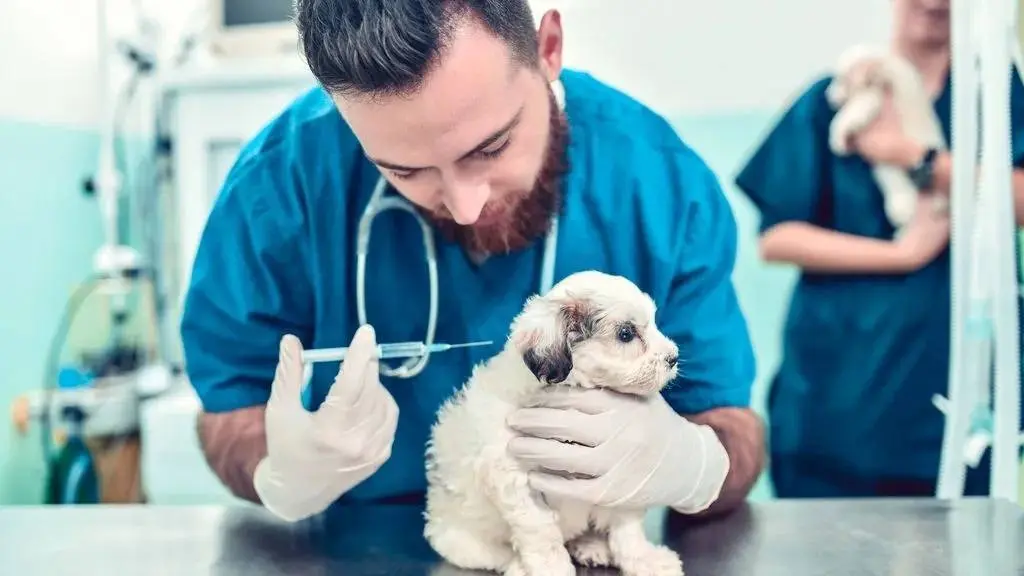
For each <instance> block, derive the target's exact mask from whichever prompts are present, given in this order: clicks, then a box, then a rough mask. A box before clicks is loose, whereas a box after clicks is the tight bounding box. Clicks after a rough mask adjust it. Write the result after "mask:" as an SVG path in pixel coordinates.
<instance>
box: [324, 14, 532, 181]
mask: <svg viewBox="0 0 1024 576" xmlns="http://www.w3.org/2000/svg"><path fill="white" fill-rule="evenodd" d="M528 76H529V72H528V70H527V69H526V68H524V67H523V66H522V65H520V64H519V63H517V62H516V61H515V60H514V58H513V57H512V54H511V51H510V50H509V48H508V46H507V45H506V44H505V43H504V42H502V41H501V40H500V39H498V38H496V37H495V36H493V35H491V34H490V33H488V32H487V31H486V30H484V29H482V28H481V27H479V26H476V25H470V24H467V25H463V26H460V27H459V28H458V29H457V30H456V31H455V32H454V33H453V35H452V39H451V43H450V45H449V46H448V48H447V49H446V50H445V52H444V53H442V55H441V57H440V59H439V62H438V64H437V65H436V66H434V67H433V68H432V69H431V71H430V72H429V73H428V74H427V76H426V78H425V79H424V82H423V83H422V85H421V86H420V87H419V89H418V90H416V91H415V92H414V93H411V94H407V95H396V96H380V97H373V98H361V97H359V96H356V97H352V98H345V97H340V96H339V97H335V102H336V103H337V105H338V109H339V110H340V111H341V113H342V115H343V116H344V117H345V119H346V121H347V122H348V123H349V124H350V126H351V127H352V129H353V130H354V131H355V133H356V135H357V136H358V137H359V138H360V140H361V141H362V143H363V146H364V148H366V149H367V151H368V152H369V153H370V154H371V155H379V156H381V157H385V158H388V159H391V160H394V161H402V162H404V163H408V164H412V162H413V161H414V160H413V159H410V158H403V157H402V156H403V155H404V153H403V152H401V151H399V150H395V147H396V146H401V145H402V143H406V144H409V145H411V146H410V147H412V148H416V147H418V145H417V144H418V143H422V142H423V141H432V142H433V143H434V145H435V147H437V148H446V147H448V146H453V147H459V146H466V145H468V146H470V147H472V146H474V145H476V143H477V142H474V140H479V139H483V138H486V137H487V136H488V135H489V134H491V133H493V132H494V131H495V130H498V129H500V128H501V126H502V125H504V124H507V123H508V122H509V121H510V120H511V119H512V118H513V117H514V116H515V114H516V113H517V112H518V111H519V110H520V109H521V108H522V106H523V102H524V100H525V97H526V93H527V87H528V86H529V83H528ZM381 147H383V148H387V150H384V149H378V148H381Z"/></svg>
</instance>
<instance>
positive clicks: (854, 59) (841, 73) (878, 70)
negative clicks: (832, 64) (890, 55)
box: [825, 46, 890, 108]
mask: <svg viewBox="0 0 1024 576" xmlns="http://www.w3.org/2000/svg"><path fill="white" fill-rule="evenodd" d="M885 64H886V55H885V54H884V53H883V52H880V51H878V50H876V49H873V48H868V47H861V46H858V47H854V48H852V49H850V50H849V51H847V52H846V53H845V54H843V56H842V58H840V60H839V66H838V68H837V70H836V74H835V76H834V77H833V79H832V82H831V83H830V84H829V85H828V88H827V89H826V90H825V97H826V98H827V99H828V102H829V104H830V105H832V107H833V108H839V107H840V106H842V105H843V104H845V103H846V101H847V100H849V99H850V98H851V97H852V96H853V95H854V94H859V93H862V92H864V91H865V90H888V89H889V86H890V83H889V75H888V74H887V73H886V72H887V71H886V68H885Z"/></svg>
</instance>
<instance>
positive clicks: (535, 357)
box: [512, 295, 593, 384]
mask: <svg viewBox="0 0 1024 576" xmlns="http://www.w3.org/2000/svg"><path fill="white" fill-rule="evenodd" d="M592 332H593V309H592V307H591V306H590V305H589V304H588V303H587V302H585V301H583V300H581V299H579V298H576V297H574V296H572V295H566V296H564V297H561V298H542V297H535V298H532V299H531V300H530V301H529V302H527V304H526V307H525V308H524V309H523V312H522V314H520V315H519V317H518V318H517V319H516V321H515V323H514V325H513V336H512V337H513V339H514V342H515V344H516V347H517V348H518V349H519V352H520V353H521V354H522V355H523V362H524V363H526V366H527V367H528V368H529V369H530V371H531V372H532V373H533V375H534V376H535V377H536V378H537V380H539V381H541V382H543V383H545V384H557V383H559V382H562V381H564V380H565V379H566V378H568V377H569V373H570V372H572V368H573V364H572V346H573V345H575V344H577V343H579V342H581V341H583V340H585V339H586V338H588V337H589V335H590V334H591V333H592Z"/></svg>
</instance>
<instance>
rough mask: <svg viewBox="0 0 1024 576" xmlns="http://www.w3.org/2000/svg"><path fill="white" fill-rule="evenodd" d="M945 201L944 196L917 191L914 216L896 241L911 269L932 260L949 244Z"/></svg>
mask: <svg viewBox="0 0 1024 576" xmlns="http://www.w3.org/2000/svg"><path fill="white" fill-rule="evenodd" d="M942 203H944V199H943V198H941V197H937V196H934V195H927V194H918V196H917V207H916V208H915V209H914V216H913V218H911V220H910V222H908V223H907V225H906V226H905V227H904V228H903V229H902V230H901V231H900V236H899V237H898V238H897V239H896V240H895V241H894V242H895V245H896V249H897V250H898V251H899V253H900V258H901V259H902V260H903V261H904V263H905V266H906V268H907V270H908V271H910V272H914V271H917V270H920V269H921V268H922V267H924V266H925V265H927V264H929V263H931V262H932V260H935V258H936V257H937V256H938V255H939V254H941V253H942V251H943V250H945V249H946V247H947V246H948V245H949V228H950V222H949V212H948V211H947V210H943V209H941V204H942Z"/></svg>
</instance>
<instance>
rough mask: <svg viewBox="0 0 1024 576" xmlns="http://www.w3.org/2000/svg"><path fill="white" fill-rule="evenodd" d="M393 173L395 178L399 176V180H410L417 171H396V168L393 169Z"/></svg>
mask: <svg viewBox="0 0 1024 576" xmlns="http://www.w3.org/2000/svg"><path fill="white" fill-rule="evenodd" d="M391 175H392V176H394V177H395V178H398V179H399V180H408V179H409V178H412V177H413V176H415V175H416V173H415V172H396V171H395V170H392V171H391Z"/></svg>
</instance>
